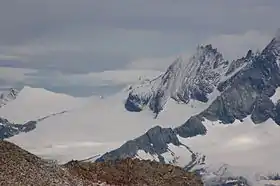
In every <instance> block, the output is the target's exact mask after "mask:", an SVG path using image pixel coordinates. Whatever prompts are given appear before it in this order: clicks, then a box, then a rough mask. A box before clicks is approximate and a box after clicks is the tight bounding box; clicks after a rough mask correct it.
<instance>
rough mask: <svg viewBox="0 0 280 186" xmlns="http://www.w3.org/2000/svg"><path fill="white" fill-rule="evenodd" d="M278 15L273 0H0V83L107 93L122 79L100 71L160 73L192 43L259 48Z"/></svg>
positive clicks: (230, 51)
mask: <svg viewBox="0 0 280 186" xmlns="http://www.w3.org/2000/svg"><path fill="white" fill-rule="evenodd" d="M279 17H280V1H279V0H266V1H264V0H247V1H244V0H234V1H224V0H211V1H209V0H134V1H132V0H1V1H0V73H1V74H0V86H1V87H2V88H6V87H11V86H16V87H17V86H22V85H23V84H29V85H32V86H36V87H45V88H49V89H52V90H55V91H60V92H66V93H69V94H72V95H81V96H84V95H89V94H91V92H98V91H101V92H110V91H113V89H115V88H116V89H117V88H119V87H121V86H122V85H123V83H124V81H122V80H121V81H120V82H119V83H118V82H117V81H116V79H117V77H116V75H115V74H114V75H113V76H112V75H110V77H113V78H114V80H115V81H114V84H110V83H109V82H111V81H109V80H110V79H108V78H107V79H106V82H107V83H108V84H109V85H110V86H109V87H108V84H106V83H105V85H104V82H103V81H102V78H103V77H104V74H102V72H103V71H108V70H109V71H113V70H123V69H148V70H164V69H165V68H166V66H167V65H168V64H170V63H172V61H173V60H174V59H175V58H176V56H178V55H183V56H184V55H186V56H188V55H190V54H191V53H192V51H193V50H194V49H195V48H196V46H197V45H198V44H208V43H211V44H213V45H214V47H217V48H218V50H219V51H221V52H222V53H223V54H224V57H225V58H227V59H229V60H231V59H234V58H237V57H241V56H243V55H245V53H246V51H247V50H248V49H253V50H256V49H262V48H263V47H264V46H265V45H266V44H267V43H268V42H269V41H270V40H271V38H272V37H273V35H274V33H275V32H276V30H277V28H279V27H280V24H279ZM119 73H120V75H122V76H125V75H126V74H125V72H123V71H120V72H119ZM99 75H100V76H101V77H100V76H99ZM130 75H131V74H130ZM77 77H79V78H77ZM127 79H129V78H127ZM91 80H92V84H91ZM102 83H103V84H102Z"/></svg>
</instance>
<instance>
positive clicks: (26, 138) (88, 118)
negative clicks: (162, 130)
mask: <svg viewBox="0 0 280 186" xmlns="http://www.w3.org/2000/svg"><path fill="white" fill-rule="evenodd" d="M126 97H127V93H126V92H121V93H118V94H115V95H113V96H110V97H105V98H103V99H100V98H99V97H95V96H93V97H89V98H85V99H80V98H73V97H70V96H67V95H63V94H56V93H52V92H49V91H46V90H44V89H36V88H30V87H26V88H25V89H23V91H21V92H20V93H19V95H18V97H17V99H16V100H14V101H13V102H11V103H9V104H8V105H7V106H6V107H3V108H0V115H1V116H3V117H4V118H7V119H9V120H10V121H12V122H17V123H23V122H26V121H29V120H35V119H38V118H42V117H45V116H46V115H49V114H52V113H55V112H61V111H63V110H69V111H68V112H66V113H64V114H59V115H55V116H52V117H49V118H47V119H45V120H43V121H40V122H39V123H38V124H37V127H36V129H35V130H33V131H30V132H28V133H21V134H19V135H17V136H14V137H12V138H10V139H8V140H9V141H11V142H14V143H16V144H18V145H20V146H21V147H23V148H24V149H26V150H28V151H30V152H32V153H34V154H37V155H40V156H42V157H47V158H52V159H56V160H58V161H59V162H66V161H69V160H71V159H84V158H88V157H91V156H95V155H98V154H100V155H102V154H103V153H105V152H107V151H110V150H113V149H116V148H118V147H119V146H120V145H122V144H123V143H124V142H125V141H127V140H130V139H134V138H136V137H138V136H139V135H141V134H143V133H145V132H146V131H147V130H149V129H150V128H151V127H153V126H156V125H160V126H162V127H176V126H179V125H181V124H183V123H184V122H185V121H186V120H187V119H188V118H189V117H190V116H191V115H192V114H195V113H199V112H201V111H202V110H203V109H205V108H206V107H207V106H208V105H207V104H202V103H201V102H198V101H193V102H192V104H188V105H185V104H177V103H176V102H175V101H173V100H170V101H169V102H168V106H167V107H166V109H165V110H164V111H163V112H162V114H161V115H160V116H159V117H158V118H157V119H154V118H153V115H152V114H151V112H148V111H144V112H141V113H132V112H128V111H126V109H125V108H124V101H125V99H126ZM186 111H187V112H186Z"/></svg>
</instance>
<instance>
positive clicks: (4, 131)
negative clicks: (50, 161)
mask: <svg viewBox="0 0 280 186" xmlns="http://www.w3.org/2000/svg"><path fill="white" fill-rule="evenodd" d="M36 124H37V122H36V121H29V122H27V123H24V124H14V123H10V122H9V121H8V120H7V119H4V118H0V139H1V140H3V139H6V138H10V137H12V136H15V135H18V134H19V133H21V132H30V131H32V130H34V129H35V128H36Z"/></svg>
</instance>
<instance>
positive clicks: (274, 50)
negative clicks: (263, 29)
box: [261, 29, 280, 66]
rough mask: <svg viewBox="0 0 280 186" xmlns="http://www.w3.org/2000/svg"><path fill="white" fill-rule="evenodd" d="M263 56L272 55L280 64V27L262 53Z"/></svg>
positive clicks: (279, 64)
mask: <svg viewBox="0 0 280 186" xmlns="http://www.w3.org/2000/svg"><path fill="white" fill-rule="evenodd" d="M261 54H262V55H263V56H266V57H270V58H271V57H272V58H274V60H276V62H277V65H278V66H280V29H278V30H277V32H276V34H275V36H274V38H273V39H272V40H271V42H270V43H269V44H268V45H267V46H266V47H265V49H264V50H263V51H262V53H261Z"/></svg>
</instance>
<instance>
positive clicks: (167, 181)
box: [0, 141, 203, 186]
mask: <svg viewBox="0 0 280 186" xmlns="http://www.w3.org/2000/svg"><path fill="white" fill-rule="evenodd" d="M101 183H103V184H101ZM105 183H107V184H105ZM0 185H3V186H27V185H30V186H31V185H34V186H37V185H38V186H45V185H46V186H47V185H58V186H62V185H65V186H67V185H71V186H80V185H81V186H94V185H122V186H140V185H148V186H169V185H170V186H177V185H178V186H179V185H182V186H184V185H186V186H187V185H189V186H201V185H203V184H202V182H201V180H200V179H199V178H198V177H196V176H195V175H193V174H192V173H187V172H185V171H184V170H183V169H181V168H179V167H175V166H172V165H164V164H160V163H157V162H152V161H144V160H138V159H135V160H132V159H126V160H121V161H116V162H105V163H104V162H102V163H89V162H79V161H70V162H68V163H67V164H65V165H57V164H55V163H53V162H49V161H45V160H42V159H41V158H39V157H37V156H35V155H33V154H31V153H29V152H27V151H25V150H23V149H21V148H19V147H18V146H16V145H14V144H12V143H9V142H6V141H0Z"/></svg>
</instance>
